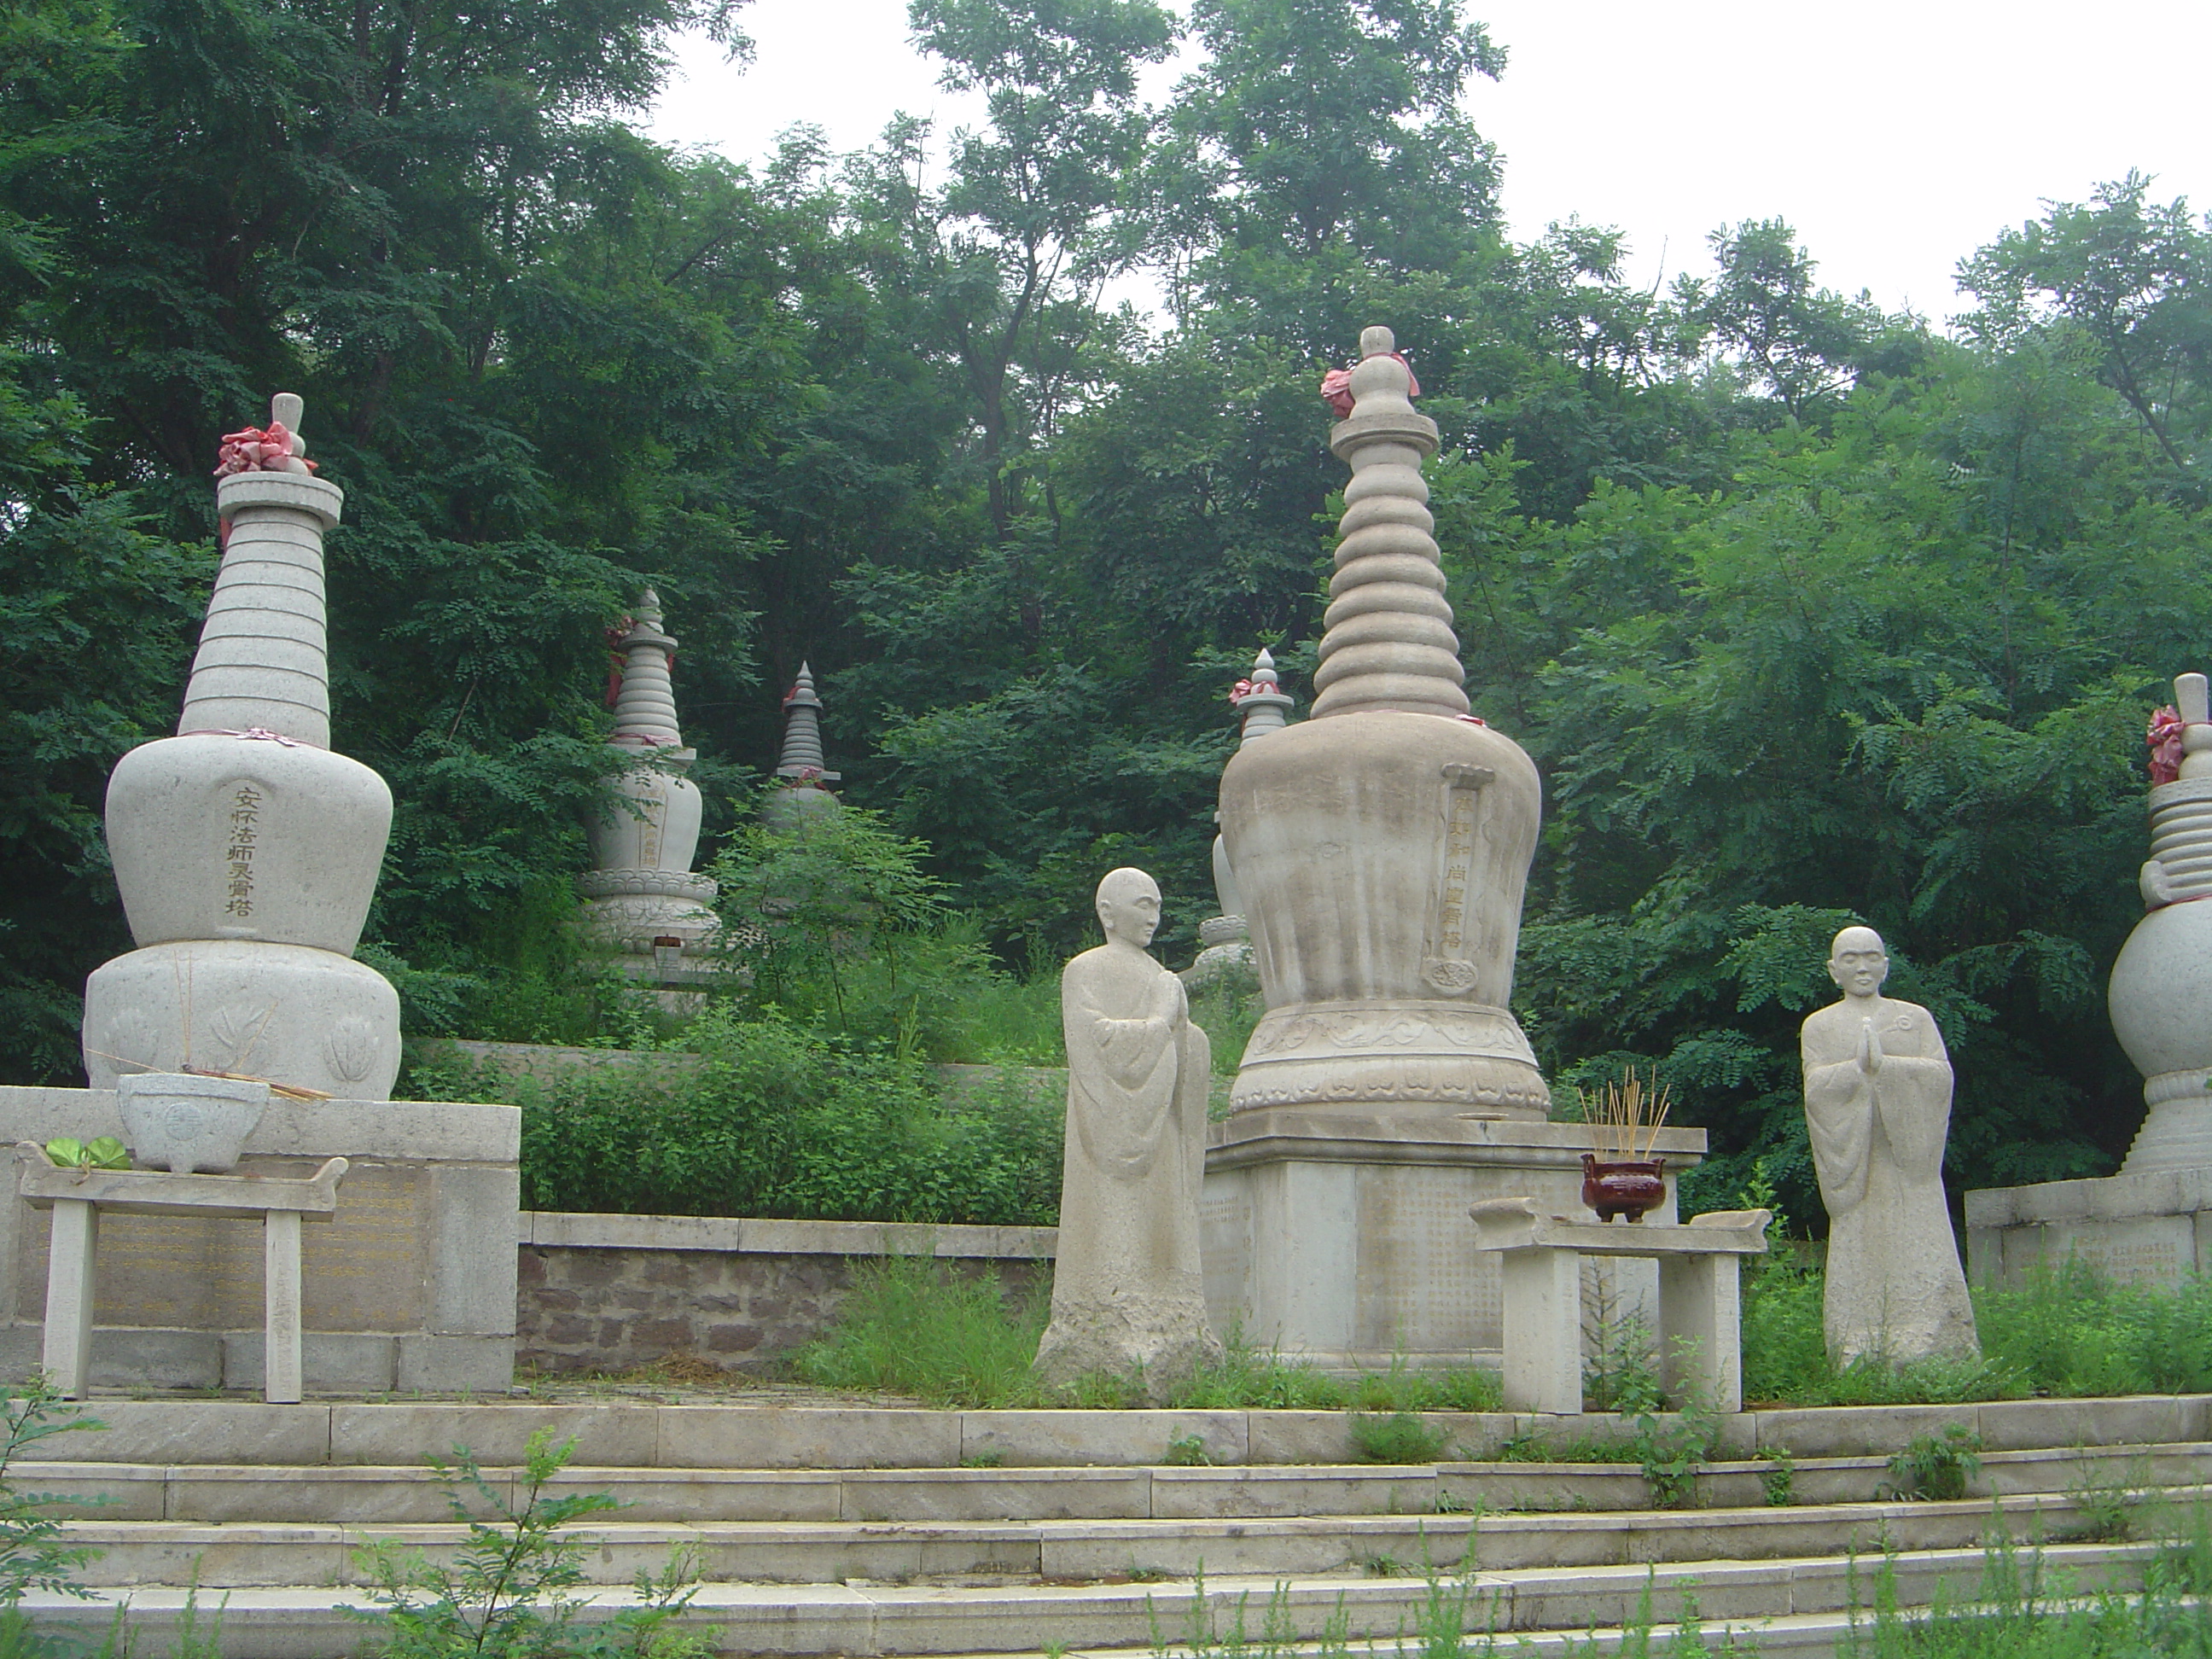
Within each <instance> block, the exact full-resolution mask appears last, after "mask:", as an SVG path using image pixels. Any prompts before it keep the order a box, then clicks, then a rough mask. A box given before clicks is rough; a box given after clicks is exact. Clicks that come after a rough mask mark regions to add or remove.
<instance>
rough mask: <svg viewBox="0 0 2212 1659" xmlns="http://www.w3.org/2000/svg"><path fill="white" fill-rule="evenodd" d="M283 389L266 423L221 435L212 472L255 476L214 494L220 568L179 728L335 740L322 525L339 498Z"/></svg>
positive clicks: (293, 400) (326, 526)
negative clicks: (315, 461) (247, 506)
mask: <svg viewBox="0 0 2212 1659" xmlns="http://www.w3.org/2000/svg"><path fill="white" fill-rule="evenodd" d="M305 407H306V406H305V404H303V403H302V402H301V399H300V398H299V397H298V396H297V395H296V394H295V393H293V392H278V393H277V394H276V396H275V397H274V398H270V401H269V414H270V421H269V427H268V429H267V430H266V431H263V432H256V431H254V430H252V428H247V429H246V430H245V431H242V432H234V433H230V434H228V435H225V437H224V439H223V443H222V457H221V464H220V465H219V466H218V467H217V469H216V475H217V477H221V478H223V479H226V480H228V479H229V478H232V477H250V478H251V479H252V486H251V496H250V499H251V501H252V505H253V507H257V508H267V507H281V508H283V509H286V510H284V511H282V512H273V513H272V512H267V511H253V512H249V513H244V514H243V515H240V514H239V513H237V512H236V511H235V509H236V507H239V506H240V505H243V504H244V503H245V502H246V500H247V497H246V496H242V495H238V494H237V492H232V493H231V495H230V496H228V497H226V496H224V495H222V494H220V493H219V494H218V495H217V502H218V513H219V516H220V517H221V518H222V523H223V528H224V543H223V557H222V571H221V573H220V574H218V575H217V576H216V583H215V593H214V595H213V597H212V598H211V599H210V600H209V601H208V610H207V620H206V621H205V622H204V623H202V624H201V627H200V644H199V649H198V651H197V652H196V653H194V654H193V657H192V674H191V683H190V684H188V685H187V687H186V688H185V708H184V714H183V717H182V718H181V719H179V720H178V722H177V734H178V735H179V737H188V736H191V734H192V733H194V732H275V733H276V734H277V735H279V736H281V737H286V738H291V739H292V740H293V741H294V742H295V743H304V744H312V745H313V746H314V747H315V748H317V749H327V748H329V747H330V746H331V676H330V659H329V653H328V647H327V643H326V640H325V626H324V611H323V547H322V540H323V536H324V534H325V532H328V531H330V530H331V529H333V528H335V527H336V526H337V521H338V511H339V503H340V501H342V500H343V496H341V495H339V493H338V492H337V490H336V489H333V488H332V487H331V485H329V484H327V483H324V482H322V481H321V480H320V479H319V478H317V477H314V476H313V469H312V468H310V467H309V465H307V461H306V460H305V459H302V458H303V457H304V456H305V455H306V454H307V444H306V443H305V442H304V441H302V440H301V437H300V419H301V415H302V413H303V412H304V410H305Z"/></svg>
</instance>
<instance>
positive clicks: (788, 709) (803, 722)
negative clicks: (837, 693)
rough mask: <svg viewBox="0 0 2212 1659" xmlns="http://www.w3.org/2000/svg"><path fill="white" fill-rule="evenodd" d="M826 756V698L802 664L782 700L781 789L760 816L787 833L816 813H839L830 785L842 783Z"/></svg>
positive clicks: (811, 672) (778, 766)
mask: <svg viewBox="0 0 2212 1659" xmlns="http://www.w3.org/2000/svg"><path fill="white" fill-rule="evenodd" d="M775 777H776V781H777V782H778V783H779V784H780V785H781V786H782V787H781V788H779V789H777V790H776V791H775V793H773V794H771V795H770V796H769V799H768V805H767V807H766V809H765V810H764V811H763V813H762V816H763V818H765V819H766V820H767V822H768V823H769V825H770V827H771V828H775V829H789V828H791V827H792V826H793V825H795V824H798V823H802V822H803V821H805V819H807V818H809V817H813V816H815V815H817V814H818V813H823V812H835V811H837V810H838V807H839V805H840V803H839V801H838V799H837V797H836V795H834V794H832V793H830V792H829V786H830V785H831V784H833V783H836V782H839V781H842V774H841V773H837V772H832V771H830V770H829V769H828V763H827V761H826V760H825V759H824V758H823V753H822V698H821V695H820V694H819V693H818V692H817V691H816V690H815V689H814V669H813V667H812V665H811V664H808V663H805V662H802V663H800V664H799V678H797V679H796V680H794V681H793V683H792V687H791V690H788V691H787V692H786V693H785V694H784V698H783V752H782V755H781V757H779V758H778V760H777V761H776V764H775Z"/></svg>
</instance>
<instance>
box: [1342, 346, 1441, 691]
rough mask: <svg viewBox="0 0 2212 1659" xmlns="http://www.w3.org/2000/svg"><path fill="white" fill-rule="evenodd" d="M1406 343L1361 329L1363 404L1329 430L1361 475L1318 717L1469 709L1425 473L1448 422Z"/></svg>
mask: <svg viewBox="0 0 2212 1659" xmlns="http://www.w3.org/2000/svg"><path fill="white" fill-rule="evenodd" d="M1395 346H1396V342H1395V340H1394V339H1393V337H1392V336H1391V333H1390V331H1389V329H1387V328H1370V329H1368V330H1366V331H1364V332H1363V333H1362V334H1361V335H1360V337H1359V350H1360V361H1359V363H1358V367H1357V368H1353V369H1352V371H1351V373H1350V375H1349V377H1348V380H1347V381H1346V390H1348V391H1349V392H1350V393H1351V396H1352V412H1351V414H1349V415H1348V416H1346V417H1345V418H1344V419H1343V420H1342V421H1341V422H1339V423H1338V424H1337V426H1336V428H1335V429H1334V431H1333V432H1332V433H1331V434H1330V435H1329V447H1330V448H1331V449H1333V450H1334V451H1335V452H1336V453H1337V454H1338V455H1339V456H1340V458H1341V459H1343V460H1344V461H1346V463H1347V464H1348V465H1350V466H1351V468H1352V481H1351V483H1348V484H1347V485H1346V487H1345V491H1344V501H1345V512H1344V519H1343V522H1342V526H1341V531H1342V536H1343V539H1342V540H1341V541H1340V543H1339V544H1338V546H1337V550H1336V574H1334V576H1333V577H1332V578H1331V579H1330V580H1329V585H1328V592H1329V600H1330V603H1329V607H1328V612H1327V614H1326V616H1325V617H1324V618H1323V620H1324V621H1325V623H1327V626H1328V632H1327V633H1326V634H1324V635H1322V642H1321V665H1320V666H1319V667H1318V668H1316V670H1315V671H1314V691H1315V696H1314V717H1315V718H1316V719H1317V720H1318V719H1322V718H1324V717H1326V716H1328V715H1331V714H1346V713H1349V712H1351V711H1352V710H1354V709H1365V708H1377V709H1381V708H1397V709H1405V710H1408V711H1411V712H1413V713H1418V714H1443V715H1448V716H1453V717H1457V716H1461V715H1464V714H1467V712H1468V701H1467V693H1466V692H1465V691H1464V690H1462V686H1463V685H1464V684H1466V680H1467V675H1466V672H1465V671H1464V670H1462V668H1461V666H1460V660H1459V635H1457V634H1455V632H1454V631H1453V629H1452V613H1451V606H1450V605H1449V604H1448V603H1446V601H1445V599H1444V577H1443V569H1442V568H1441V567H1440V565H1439V563H1438V560H1437V543H1436V537H1435V535H1434V533H1433V532H1434V531H1435V529H1436V520H1435V519H1434V518H1432V517H1431V515H1430V513H1429V509H1428V499H1429V487H1428V485H1427V483H1425V482H1424V480H1423V479H1422V477H1421V463H1422V461H1423V460H1425V459H1426V458H1427V457H1429V456H1430V455H1432V454H1434V453H1436V448H1437V427H1436V422H1433V421H1431V420H1430V419H1429V418H1428V417H1427V416H1425V415H1421V414H1419V413H1417V412H1416V411H1415V410H1414V408H1413V402H1412V398H1413V393H1414V392H1415V390H1416V388H1415V386H1414V384H1413V374H1412V371H1411V370H1410V369H1408V368H1407V366H1406V362H1405V360H1404V359H1403V358H1401V357H1400V356H1397V355H1396V351H1395Z"/></svg>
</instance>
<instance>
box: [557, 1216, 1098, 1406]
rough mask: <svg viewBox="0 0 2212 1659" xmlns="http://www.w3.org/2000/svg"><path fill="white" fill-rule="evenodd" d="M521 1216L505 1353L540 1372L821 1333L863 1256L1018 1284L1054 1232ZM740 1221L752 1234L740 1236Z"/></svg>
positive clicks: (736, 1362)
mask: <svg viewBox="0 0 2212 1659" xmlns="http://www.w3.org/2000/svg"><path fill="white" fill-rule="evenodd" d="M524 1224H525V1225H524V1232H525V1235H526V1237H524V1239H523V1240H522V1242H521V1243H520V1261H519V1264H518V1265H519V1273H518V1279H519V1298H518V1304H517V1309H516V1321H515V1360H516V1363H517V1364H519V1365H522V1366H526V1367H534V1368H535V1369H537V1370H540V1371H549V1372H567V1371H615V1370H629V1369H631V1368H633V1367H635V1366H641V1365H650V1364H654V1363H655V1362H658V1361H663V1360H668V1359H676V1358H684V1359H690V1360H703V1361H705V1362H706V1363H708V1364H712V1365H714V1366H717V1367H719V1368H721V1369H724V1370H731V1369H736V1368H738V1367H742V1366H745V1365H749V1364H756V1363H758V1362H760V1361H763V1360H768V1359H772V1358H776V1357H778V1356H780V1355H783V1354H787V1353H789V1352H791V1351H792V1350H793V1349H794V1348H797V1347H799V1346H801V1345H802V1344H804V1343H805V1342H808V1341H810V1340H812V1339H813V1338H814V1337H816V1336H818V1335H820V1334H822V1332H823V1330H824V1329H825V1328H827V1327H828V1325H829V1321H830V1319H831V1318H832V1317H833V1316H835V1314H836V1310H837V1307H838V1304H840V1303H841V1302H842V1301H843V1299H844V1297H845V1295H846V1293H847V1292H848V1291H849V1290H850V1288H851V1286H852V1284H853V1279H854V1273H855V1271H856V1270H857V1269H858V1267H860V1264H862V1263H864V1262H866V1261H869V1260H871V1259H880V1258H881V1257H883V1256H885V1255H929V1256H933V1257H935V1258H936V1259H938V1260H939V1261H944V1262H945V1263H946V1264H947V1265H948V1266H950V1267H951V1268H952V1269H953V1270H954V1271H955V1272H957V1273H963V1274H968V1275H975V1276H980V1275H981V1274H982V1273H987V1272H990V1271H994V1270H995V1271H996V1272H997V1273H998V1276H999V1279H1000V1284H1001V1285H1004V1286H1005V1287H1006V1289H1007V1291H1009V1292H1010V1293H1022V1292H1026V1291H1029V1290H1030V1289H1031V1288H1032V1287H1033V1286H1036V1285H1038V1284H1040V1283H1041V1282H1042V1281H1043V1280H1044V1279H1046V1278H1047V1277H1048V1275H1049V1273H1050V1271H1051V1250H1052V1245H1053V1241H1054V1234H1053V1231H1052V1230H1051V1229H1050V1228H1025V1227H1008V1228H996V1227H958V1228H951V1227H948V1228H934V1229H933V1228H924V1227H915V1228H908V1227H891V1226H876V1225H864V1224H844V1223H836V1222H790V1221H784V1222H776V1221H755V1220H747V1221H742V1222H740V1221H717V1220H714V1219H711V1218H692V1217H649V1216H551V1215H544V1214H538V1215H526V1216H525V1218H524ZM746 1229H750V1230H753V1231H755V1232H756V1233H758V1234H760V1235H761V1237H759V1238H758V1239H757V1242H756V1241H747V1240H746V1239H745V1238H744V1230H746ZM811 1235H819V1236H818V1237H815V1236H811Z"/></svg>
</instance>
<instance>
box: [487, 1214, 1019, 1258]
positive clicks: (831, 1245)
mask: <svg viewBox="0 0 2212 1659" xmlns="http://www.w3.org/2000/svg"><path fill="white" fill-rule="evenodd" d="M1059 1236H1060V1235H1059V1230H1058V1229H1057V1228H1054V1227H978V1226H959V1225H945V1226H932V1225H927V1224H925V1223H919V1222H896V1221H785V1220H778V1219H775V1218H771V1217H757V1216H745V1217H738V1216H700V1215H602V1214H592V1213H584V1212H568V1211H556V1210H525V1211H524V1212H522V1215H521V1226H520V1230H519V1233H518V1236H517V1238H516V1241H515V1242H516V1243H518V1244H522V1245H535V1246H539V1247H550V1248H553V1249H603V1250H713V1251H719V1252H726V1253H730V1254H735V1255H834V1256H855V1255H859V1256H868V1255H927V1256H939V1257H950V1258H954V1259H958V1260H963V1261H1050V1260H1052V1257H1053V1254H1054V1249H1056V1247H1057V1243H1058V1239H1059Z"/></svg>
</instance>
